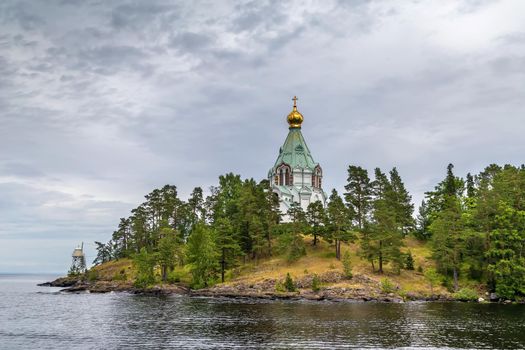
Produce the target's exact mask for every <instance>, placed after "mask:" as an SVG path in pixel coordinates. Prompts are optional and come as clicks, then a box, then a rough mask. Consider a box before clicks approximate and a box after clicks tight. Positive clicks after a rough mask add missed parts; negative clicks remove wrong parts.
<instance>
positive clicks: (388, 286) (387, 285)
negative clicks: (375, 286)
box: [381, 278, 395, 294]
mask: <svg viewBox="0 0 525 350" xmlns="http://www.w3.org/2000/svg"><path fill="white" fill-rule="evenodd" d="M394 289H395V286H394V284H393V283H392V281H390V280H389V279H388V278H383V279H382V280H381V291H382V292H383V293H385V294H388V293H392V292H393V291H394Z"/></svg>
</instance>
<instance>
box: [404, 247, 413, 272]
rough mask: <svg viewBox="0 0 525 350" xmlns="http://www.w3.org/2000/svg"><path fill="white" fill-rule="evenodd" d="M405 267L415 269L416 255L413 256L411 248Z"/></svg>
mask: <svg viewBox="0 0 525 350" xmlns="http://www.w3.org/2000/svg"><path fill="white" fill-rule="evenodd" d="M405 269H406V270H414V257H412V253H411V252H410V250H409V251H408V254H407V256H406V258H405Z"/></svg>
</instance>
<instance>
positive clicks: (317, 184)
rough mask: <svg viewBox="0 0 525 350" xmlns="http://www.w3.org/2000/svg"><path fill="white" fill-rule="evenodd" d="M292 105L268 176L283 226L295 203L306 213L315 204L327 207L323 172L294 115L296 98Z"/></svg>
mask: <svg viewBox="0 0 525 350" xmlns="http://www.w3.org/2000/svg"><path fill="white" fill-rule="evenodd" d="M293 101H294V104H293V110H292V112H291V113H290V114H288V117H287V121H288V124H289V126H290V128H289V132H288V136H287V137H286V140H285V141H284V144H283V146H282V147H281V148H280V149H279V156H278V157H277V160H276V161H275V164H274V166H273V167H272V168H271V169H270V171H269V172H268V179H269V180H270V182H271V184H272V189H273V191H274V192H275V193H276V194H277V195H278V196H279V208H280V210H281V213H282V214H283V222H289V221H290V218H289V216H288V215H287V214H286V213H287V211H288V209H289V208H290V205H291V204H292V203H294V202H295V203H298V204H300V205H301V207H302V208H303V210H304V211H305V212H306V209H307V207H308V205H309V204H310V203H313V202H315V201H320V202H321V203H322V204H323V206H326V194H325V193H324V191H323V189H322V180H323V170H322V168H321V166H320V165H319V163H316V162H315V161H314V158H313V157H312V154H311V153H310V149H308V146H307V145H306V142H305V140H304V137H303V134H302V133H301V124H302V123H303V119H304V118H303V115H302V114H301V113H299V111H297V97H294V98H293Z"/></svg>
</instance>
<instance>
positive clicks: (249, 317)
mask: <svg viewBox="0 0 525 350" xmlns="http://www.w3.org/2000/svg"><path fill="white" fill-rule="evenodd" d="M47 291H52V290H50V289H46V288H38V287H35V285H34V281H31V282H30V283H29V282H27V281H25V282H22V281H17V280H16V279H15V280H13V279H11V280H9V282H8V283H6V280H5V279H4V280H2V278H1V276H0V348H6V349H27V348H38V349H56V348H79V349H121V348H141V349H168V348H176V349H199V348H200V349H215V348H227V349H231V348H238V349H262V348H270V349H338V348H408V349H411V348H462V349H470V348H477V349H482V348H483V349H504V348H506V349H520V348H525V345H524V344H525V322H524V321H525V305H479V304H458V303H448V304H447V303H443V304H439V303H436V304H427V303H420V304H417V303H412V304H365V303H324V302H256V301H249V300H244V301H236V300H228V299H224V300H220V299H192V298H186V297H151V296H137V295H129V294H105V295H95V294H91V295H89V294H79V295H76V294H74V295H70V294H53V293H49V292H47ZM42 292H44V293H42Z"/></svg>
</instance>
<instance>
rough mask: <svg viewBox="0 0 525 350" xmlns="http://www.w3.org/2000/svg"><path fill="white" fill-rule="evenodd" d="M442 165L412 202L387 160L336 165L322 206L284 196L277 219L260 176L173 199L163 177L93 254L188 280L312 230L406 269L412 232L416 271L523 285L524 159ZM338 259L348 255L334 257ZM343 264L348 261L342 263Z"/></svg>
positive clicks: (496, 285)
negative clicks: (335, 182)
mask: <svg viewBox="0 0 525 350" xmlns="http://www.w3.org/2000/svg"><path fill="white" fill-rule="evenodd" d="M453 170H454V167H453V165H452V164H450V165H449V166H448V167H447V171H446V176H445V177H444V179H443V181H441V182H440V183H439V184H437V186H435V188H434V189H433V190H432V191H429V192H427V193H425V199H424V200H423V202H422V203H421V206H420V207H419V212H418V214H417V215H415V213H414V205H413V204H412V201H411V200H412V198H411V196H410V194H409V193H408V191H407V190H406V188H405V186H404V184H403V181H402V179H401V177H400V175H399V173H398V171H397V170H396V168H394V169H392V170H391V171H390V172H388V173H384V172H382V171H381V169H379V168H376V169H375V170H374V174H373V178H371V177H370V176H369V174H368V171H367V170H366V169H364V168H362V167H359V166H349V167H348V179H347V184H346V186H345V187H344V189H345V190H344V192H343V193H342V195H340V194H339V193H338V192H337V191H336V190H335V189H334V190H332V191H331V193H330V196H329V201H328V204H327V206H326V208H325V207H323V205H322V204H321V203H320V202H315V203H311V204H310V205H309V206H308V209H307V210H306V211H303V209H302V208H301V207H300V206H299V205H292V206H291V207H290V210H289V211H288V214H289V216H290V218H291V222H289V223H281V218H280V213H279V210H278V207H279V205H278V198H277V197H276V195H275V194H274V193H273V192H272V191H271V187H270V183H269V182H268V180H263V181H261V182H259V183H257V182H256V181H254V180H253V179H246V180H243V179H241V177H240V176H239V175H234V174H231V173H229V174H226V175H223V176H220V177H219V184H218V186H214V187H211V188H210V195H208V196H207V197H204V195H203V190H202V188H200V187H197V188H195V189H194V190H193V192H192V193H191V195H190V196H189V198H188V199H187V200H186V201H184V200H182V199H180V198H179V197H178V195H177V188H176V187H175V186H172V185H166V186H164V187H163V188H161V189H155V190H154V191H152V192H151V193H149V194H148V195H146V197H145V198H146V201H145V202H144V203H142V204H141V205H139V206H138V207H137V208H135V209H133V210H132V211H131V216H130V217H128V218H121V219H120V223H119V225H118V228H117V230H116V231H115V232H114V233H113V236H112V238H111V240H110V241H109V242H107V243H105V244H104V243H100V242H96V245H97V250H98V255H97V257H96V259H95V261H94V264H96V265H98V264H102V263H105V262H108V261H111V260H118V259H121V258H131V259H133V264H134V266H135V270H136V279H135V284H136V285H138V286H147V285H150V284H153V283H155V282H156V278H157V277H156V274H155V273H154V271H156V270H158V271H160V277H159V278H160V279H161V281H162V282H176V281H178V275H177V271H178V270H179V269H180V267H184V268H186V269H188V270H189V271H190V274H191V277H192V286H193V287H194V288H202V287H207V286H211V285H213V284H214V283H217V282H221V281H225V280H227V279H228V278H229V273H231V271H232V270H233V269H235V268H236V267H238V266H241V265H243V264H246V263H248V262H250V263H257V261H259V259H264V258H267V257H270V256H272V255H276V254H278V255H282V256H283V258H285V259H287V260H288V261H290V262H293V261H294V260H297V259H299V258H301V257H302V256H303V255H305V254H306V249H305V244H307V243H305V237H306V236H310V237H311V240H307V242H311V244H312V245H316V244H318V243H319V242H320V240H323V241H325V242H328V243H329V244H331V245H332V247H333V251H334V253H335V257H336V258H337V259H339V260H341V259H343V260H344V259H345V257H344V256H342V254H341V245H342V244H343V245H344V244H348V243H350V242H352V243H357V244H358V246H359V249H358V250H357V251H355V254H359V256H360V258H361V259H364V260H365V261H368V263H369V264H370V265H369V266H370V269H371V271H373V272H375V273H378V274H382V273H384V271H385V268H388V269H389V272H390V273H400V272H401V270H402V269H407V270H413V269H414V268H415V266H414V260H413V258H412V256H411V254H410V251H408V252H406V250H404V249H403V246H404V239H405V238H406V237H407V236H408V235H412V236H413V237H415V238H417V239H418V240H420V241H421V242H424V244H425V245H426V246H428V247H429V249H431V251H432V259H433V260H434V262H435V268H429V269H428V271H422V268H421V266H419V269H420V270H421V271H420V272H424V273H425V276H428V278H432V279H436V280H439V281H440V282H441V283H442V284H443V285H444V286H446V287H447V288H448V289H449V290H450V291H458V290H459V288H460V282H461V281H462V280H469V281H476V282H478V283H480V284H483V285H485V286H486V289H487V290H488V291H492V292H496V293H497V294H498V295H500V296H501V297H504V298H507V299H515V298H519V297H522V296H525V256H524V253H525V167H524V166H521V167H519V168H518V167H515V166H511V165H505V166H504V167H501V166H498V165H494V164H493V165H490V166H488V167H487V168H485V170H483V171H482V172H481V173H479V174H477V175H475V176H473V175H471V174H467V175H466V177H465V178H461V177H457V176H456V175H455V174H454V172H453ZM345 267H346V270H349V269H350V267H349V266H346V265H345ZM347 274H348V275H351V272H350V271H347Z"/></svg>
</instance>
